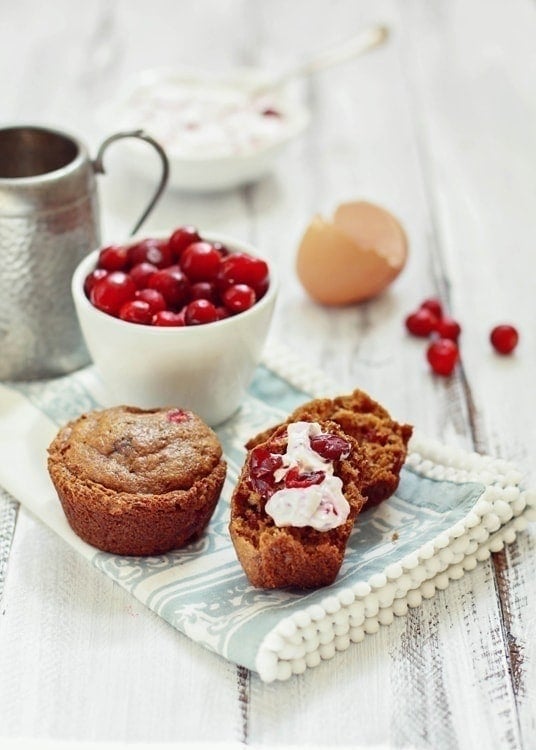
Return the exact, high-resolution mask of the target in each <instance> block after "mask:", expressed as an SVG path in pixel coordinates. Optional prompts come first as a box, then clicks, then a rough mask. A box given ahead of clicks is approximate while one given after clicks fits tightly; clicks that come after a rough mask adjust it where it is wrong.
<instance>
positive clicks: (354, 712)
mask: <svg viewBox="0 0 536 750" xmlns="http://www.w3.org/2000/svg"><path fill="white" fill-rule="evenodd" d="M49 5H50V7H49V11H48V13H47V22H46V23H45V22H44V21H43V16H42V14H41V13H40V12H38V6H39V4H38V3H37V2H36V0H21V1H20V2H18V3H17V4H11V5H9V6H8V7H6V8H4V9H3V10H2V14H3V21H4V22H3V23H2V25H1V27H0V63H1V65H2V69H3V70H13V60H14V59H17V60H21V61H22V63H21V64H20V65H17V66H16V70H15V72H14V74H13V75H11V76H4V77H3V79H2V81H1V83H0V87H1V88H0V95H1V100H2V108H1V109H2V114H3V117H2V119H3V120H5V121H23V120H26V121H34V122H35V121H41V122H43V121H44V122H48V123H50V124H57V125H61V126H63V127H65V128H66V129H71V130H74V131H76V132H78V133H80V134H81V135H82V136H83V137H84V139H85V140H86V141H87V142H88V143H89V144H90V145H91V146H92V148H95V147H96V145H97V144H98V142H99V139H100V138H101V137H102V136H103V135H104V134H105V127H104V126H103V124H102V122H100V121H99V120H98V117H97V112H96V109H97V107H98V105H99V103H100V101H101V100H102V99H103V98H105V97H109V96H113V95H114V92H116V91H117V90H118V87H119V86H121V85H122V84H123V83H124V82H125V80H126V79H127V78H128V77H129V76H131V75H132V74H134V73H136V72H137V71H139V70H142V69H144V68H147V67H154V66H159V65H169V64H171V65H173V64H188V65H196V66H200V67H202V68H205V69H221V68H225V67H232V66H233V65H237V64H248V65H263V66H272V67H274V68H277V69H281V68H283V67H284V66H285V65H286V64H291V63H292V62H294V61H295V60H297V59H299V58H302V57H303V56H306V55H307V54H308V53H310V52H312V51H314V50H316V49H319V48H322V47H327V46H329V45H330V44H331V43H334V42H336V41H337V40H340V39H343V38H345V37H347V36H348V35H349V34H351V33H353V31H355V30H358V29H359V28H361V27H363V26H366V25H368V24H369V23H372V22H375V21H378V20H379V21H382V22H385V23H387V24H388V25H389V26H390V27H391V29H392V38H391V41H390V43H389V45H388V46H387V47H386V48H385V49H382V50H379V51H377V52H376V53H374V54H371V55H370V56H368V57H365V58H362V59H360V60H356V61H354V62H351V63H348V64H346V65H344V66H342V67H340V68H338V69H337V70H336V71H335V70H333V71H325V72H324V73H322V74H319V75H317V76H316V77H315V78H314V79H313V80H310V81H308V82H304V83H303V84H302V85H301V86H300V87H299V91H300V92H301V93H302V95H303V97H304V99H305V101H306V102H307V103H308V104H309V106H310V108H311V111H312V115H313V117H312V124H311V127H310V128H309V130H308V131H307V133H306V134H305V135H304V137H302V138H301V139H300V140H299V141H297V142H295V143H293V144H292V145H291V146H290V147H289V148H288V150H287V153H286V154H285V158H284V159H282V160H281V162H280V163H279V165H278V169H277V171H276V173H275V174H274V175H272V176H271V177H269V178H267V179H265V180H263V181H262V182H261V183H259V184H257V185H255V186H252V187H248V188H244V189H240V190H236V191H232V192H230V193H226V194H217V195H216V194H214V195H209V196H204V197H199V196H188V195H184V194H178V193H174V192H169V193H168V194H167V195H166V197H165V200H164V201H163V202H162V203H161V204H160V206H159V207H158V209H157V211H156V213H155V215H154V216H153V217H152V218H151V220H150V224H149V229H150V228H151V227H152V228H157V227H172V226H175V225H177V224H180V223H182V222H186V221H187V222H189V223H194V224H197V225H199V226H201V227H207V228H211V229H216V230H218V231H222V232H227V233H230V234H234V235H236V236H238V237H242V238H245V239H249V240H250V241H252V242H254V243H255V244H256V245H258V247H259V248H260V249H261V250H262V251H263V252H264V253H265V254H266V255H268V256H269V257H270V258H271V259H272V262H273V263H274V265H276V266H277V269H278V272H279V274H280V276H281V279H282V288H281V294H280V299H279V301H278V306H277V310H276V314H275V318H274V324H273V327H272V333H271V337H272V339H273V340H275V341H283V342H284V343H286V344H287V345H289V346H290V347H291V348H292V349H293V350H294V351H295V352H297V353H298V354H299V355H300V356H301V357H302V358H303V360H304V361H305V362H311V364H312V365H314V366H319V367H321V368H322V369H323V370H325V371H326V372H327V373H328V374H329V375H331V376H333V377H334V378H337V380H338V382H340V384H341V390H342V389H343V388H344V389H349V388H353V387H355V386H359V387H361V388H363V389H365V390H367V391H369V392H370V393H371V395H373V396H374V397H375V398H377V399H379V400H380V401H381V402H382V403H384V404H385V405H386V406H387V408H389V409H390V411H391V412H392V413H393V414H394V415H396V417H398V418H399V419H400V420H406V421H409V422H412V423H413V424H415V425H417V426H418V427H419V429H420V430H422V431H423V432H425V433H428V434H430V435H433V436H436V437H439V438H441V439H442V440H444V441H446V442H449V443H451V444H455V445H460V446H462V447H465V448H468V449H477V450H479V451H484V452H490V453H492V454H495V455H500V456H502V457H504V458H507V459H511V460H513V461H515V462H516V463H517V464H518V465H519V466H520V468H521V469H522V470H523V471H524V472H525V473H526V475H527V478H528V482H529V483H530V484H531V486H533V487H534V486H536V473H535V470H534V461H533V456H534V454H535V452H536V427H535V425H536V419H535V416H536V414H535V396H534V387H533V381H534V374H535V371H536V367H535V366H536V341H535V335H536V334H535V327H534V321H535V319H536V304H535V302H534V292H533V287H534V281H533V278H534V272H535V271H536V261H535V259H534V257H535V255H534V249H533V244H534V236H535V231H534V230H535V229H536V211H535V210H534V209H535V204H536V201H535V194H536V179H535V176H534V169H533V166H534V159H535V156H536V127H535V124H536V98H535V96H534V82H535V75H534V73H535V65H536V59H535V55H534V51H533V48H534V38H535V36H536V35H535V31H536V12H535V9H534V5H533V3H531V2H530V1H529V0H514V2H512V3H508V4H506V3H501V2H499V0H493V2H484V0H474V2H473V3H471V4H467V3H462V2H459V1H458V2H446V0H434V1H433V2H428V3H427V2H424V0H411V1H410V2H407V3H403V4H402V3H397V2H396V1H395V0H381V1H380V2H372V0H370V1H368V0H367V1H364V0H363V1H360V2H355V0H338V2H335V3H333V2H328V1H327V0H309V1H308V2H307V1H306V0H294V2H293V3H288V2H284V1H283V0H271V1H270V2H267V1H266V0H265V1H264V2H258V3H251V2H250V3H248V2H246V1H245V0H225V1H224V2H216V0H199V2H196V3H186V2H180V3H177V2H172V1H171V0H154V1H153V3H151V6H150V9H149V8H148V6H147V4H146V3H143V2H141V0H129V2H127V1H126V0H118V2H114V3H109V2H102V3H91V4H89V3H81V2H78V1H77V2H68V0H54V1H53V2H51V3H50V4H49ZM39 7H40V6H39ZM110 156H111V158H110V168H109V170H108V171H109V175H107V176H106V177H105V178H103V179H102V180H101V182H100V189H101V203H102V206H103V226H104V233H105V237H108V238H115V237H117V236H120V235H122V234H124V233H125V232H126V231H127V230H128V227H129V226H130V225H131V224H132V223H133V217H134V216H135V214H136V212H137V211H138V207H140V206H141V205H142V204H143V201H144V200H145V196H146V194H147V185H146V183H145V182H144V181H142V180H140V179H134V178H133V177H132V176H131V175H130V174H126V173H125V172H124V171H122V168H121V163H120V159H119V158H117V159H116V158H115V157H114V156H113V155H110ZM112 167H113V168H112ZM114 170H115V171H114ZM356 198H365V199H368V200H372V201H375V202H378V203H380V204H382V205H384V206H386V207H387V208H389V209H391V210H392V211H393V212H394V213H395V214H396V215H397V216H399V218H400V219H401V220H402V222H403V223H404V225H405V227H406V230H407V233H408V236H409V238H410V246H411V251H410V259H409V263H408V266H407V268H406V269H405V271H404V273H403V275H402V276H401V277H400V279H399V280H398V281H397V282H396V284H395V285H393V287H392V288H391V289H390V290H389V291H388V292H387V293H386V294H384V295H382V296H381V297H380V298H378V299H376V300H374V301H372V302H370V303H367V304H364V305H361V306H359V307H351V308H346V309H340V310H330V311H326V310H325V309H323V308H320V307H318V306H316V305H314V304H313V303H312V302H310V301H309V300H308V299H307V298H306V297H305V295H304V293H303V291H302V289H301V287H300V286H299V284H298V282H297V280H296V277H295V274H294V258H295V252H296V247H297V243H298V242H299V239H300V237H301V234H302V232H303V231H304V228H305V226H306V225H307V223H308V221H309V220H310V219H311V217H312V216H313V215H314V214H315V213H318V212H320V213H322V214H324V215H329V213H330V212H331V211H332V210H333V209H334V207H335V206H336V205H337V203H339V202H341V201H344V200H349V199H356ZM430 295H439V296H441V298H442V300H443V302H444V303H445V305H446V306H448V308H449V309H450V310H451V311H452V313H453V314H454V315H455V316H456V317H457V318H458V319H459V320H460V321H461V323H462V325H463V338H462V362H463V366H462V367H461V368H460V369H459V371H458V374H457V375H456V377H454V378H452V379H450V380H447V381H445V380H442V379H439V378H434V377H432V376H431V375H430V374H429V372H428V367H427V365H426V362H425V359H424V345H423V342H421V341H416V340H412V339H410V338H409V337H407V336H406V335H405V334H404V329H403V319H404V317H405V315H406V314H407V313H408V312H409V311H410V310H411V309H413V308H414V307H415V306H416V305H417V304H418V303H419V302H420V300H421V299H423V298H424V297H426V296H430ZM502 320H510V321H512V322H514V323H516V324H517V325H518V326H519V328H520V331H521V335H522V339H521V344H520V347H519V350H518V353H517V354H516V356H515V357H513V358H511V359H507V360H503V359H501V358H499V357H498V356H497V355H494V354H493V353H492V351H491V349H490V347H489V344H488V341H487V336H488V332H489V330H490V328H491V326H492V325H494V324H495V323H496V322H501V321H502ZM2 512H3V516H2V517H7V516H9V518H12V516H13V513H14V511H13V506H12V505H6V503H5V501H3V505H2ZM11 526H12V524H11ZM11 526H10V528H11ZM9 542H10V543H11V540H9ZM535 553H536V534H535V532H534V529H533V528H531V529H529V531H528V532H526V533H524V534H523V535H522V536H521V537H520V539H519V541H517V542H516V543H515V544H514V545H512V546H511V547H510V548H509V549H508V550H507V551H505V552H502V553H498V554H496V555H495V556H494V559H493V560H492V561H490V562H488V563H485V564H480V565H479V566H478V568H477V569H476V570H474V571H472V572H471V573H469V574H467V575H466V576H465V577H464V578H463V579H461V580H460V581H456V582H453V583H452V584H451V586H450V587H449V589H447V590H446V591H443V592H440V593H439V594H438V595H437V596H436V597H434V598H433V599H431V600H429V601H425V602H423V604H422V605H421V606H420V607H419V608H416V609H413V610H410V613H409V615H408V617H407V618H397V619H395V621H394V623H393V624H392V625H391V626H390V627H388V628H382V629H381V630H380V632H379V633H377V634H376V635H374V636H371V637H367V638H366V639H365V641H364V642H362V643H361V644H358V645H355V646H352V647H351V648H350V649H349V650H348V651H347V652H345V653H344V654H343V655H339V656H338V657H337V658H335V659H333V660H331V661H328V662H325V663H323V664H322V665H320V666H319V667H318V668H316V669H315V670H311V671H310V672H308V673H307V674H305V675H303V676H301V677H297V678H293V679H291V680H290V681H289V682H286V683H273V684H270V685H266V684H263V683H262V682H261V681H260V680H259V678H258V677H257V675H255V674H253V673H249V672H248V671H247V670H244V669H242V668H237V667H235V666H234V665H231V664H228V663H227V662H225V661H223V660H222V659H220V658H218V657H216V656H214V655H212V654H209V653H208V652H206V651H205V650H203V649H201V648H199V647H198V646H196V645H195V644H193V643H191V642H190V641H189V640H188V639H187V638H185V637H182V636H180V635H178V634H177V633H176V632H175V631H173V630H172V629H171V628H169V627H168V626H166V625H165V624H164V623H163V622H162V621H160V620H159V619H158V618H157V617H155V616H153V615H152V614H151V613H150V612H148V611H146V610H144V609H143V608H141V607H140V606H139V605H137V604H136V603H135V602H134V600H132V599H131V598H130V597H129V596H128V595H126V594H125V593H124V592H123V591H121V590H119V589H118V588H117V587H116V586H114V585H112V583H111V582H110V581H109V580H107V579H105V578H104V577H103V576H102V575H101V574H100V573H98V572H97V571H95V570H93V569H92V568H91V567H90V566H88V565H87V564H86V563H85V562H84V561H82V560H80V559H78V558H77V557H76V556H75V555H74V553H72V552H71V551H70V550H68V549H67V548H66V547H65V546H64V545H63V543H60V542H58V540H57V539H56V538H55V537H54V535H53V534H51V533H50V532H49V531H48V530H47V529H44V528H42V527H41V526H40V524H38V523H37V522H36V521H34V520H33V519H32V518H31V517H29V516H28V515H27V514H26V513H24V511H21V512H20V513H19V516H18V520H17V525H16V532H15V536H14V539H13V544H12V547H11V551H10V556H9V567H8V575H7V577H6V579H5V582H4V595H3V598H2V606H1V610H0V611H1V612H2V613H3V616H2V618H1V619H0V662H1V664H2V674H1V676H0V736H2V735H5V736H6V737H20V736H30V737H36V738H43V739H45V738H56V739H77V740H100V741H105V740H118V741H157V742H163V741H178V740H183V741H188V740H190V741H191V740H195V739H201V738H204V739H207V740H211V741H215V742H216V741H220V742H225V741H233V740H234V741H238V742H246V743H249V744H256V743H259V744H264V745H270V744H271V743H273V744H282V743H291V744H296V745H303V744H307V743H311V744H312V743H317V744H319V745H325V746H328V745H336V746H337V745H339V746H343V745H351V746H357V745H358V744H360V745H363V746H374V745H379V744H381V743H384V744H386V745H389V746H390V747H416V748H434V749H436V748H439V749H441V750H442V749H443V748H463V749H465V748H467V750H469V749H473V748H478V747H486V748H497V750H502V749H503V748H509V749H510V748H512V750H513V749H516V750H517V749H518V748H524V749H525V750H529V749H530V748H532V747H534V746H535V745H536V726H535V722H536V708H535V706H536V668H535V664H536V653H535V646H534V639H533V637H532V635H533V631H534V623H535V620H536V597H535V593H536V592H535V588H536V575H535V573H536V571H535V565H536V563H535V562H534V560H535V559H536V555H535ZM0 565H1V561H0ZM1 591H2V588H1V586H0V592H1ZM21 642H23V643H24V646H23V647H21V645H20V644H21ZM51 686H53V687H51ZM66 706H68V711H67V710H66Z"/></svg>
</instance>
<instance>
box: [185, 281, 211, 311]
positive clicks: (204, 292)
mask: <svg viewBox="0 0 536 750" xmlns="http://www.w3.org/2000/svg"><path fill="white" fill-rule="evenodd" d="M190 299H208V301H209V302H212V304H213V305H215V304H216V303H217V301H218V293H217V291H216V287H215V285H214V283H213V282H212V281H196V282H195V284H192V286H191V287H190Z"/></svg>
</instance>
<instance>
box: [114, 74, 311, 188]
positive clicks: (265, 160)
mask: <svg viewBox="0 0 536 750" xmlns="http://www.w3.org/2000/svg"><path fill="white" fill-rule="evenodd" d="M266 81H267V77H266V73H264V72H262V71H258V70H254V69H244V70H242V69H241V70H238V71H234V72H233V73H232V74H227V75H225V77H218V76H214V75H213V76H208V75H205V76H203V77H201V76H200V73H199V71H192V70H189V69H178V70H174V69H171V70H170V69H155V70H147V71H144V72H142V73H141V74H140V75H139V76H138V77H137V78H136V79H135V80H133V81H132V82H131V83H130V85H129V86H128V87H126V89H125V91H124V93H123V94H122V95H121V94H120V95H119V96H118V97H117V100H116V101H115V102H114V103H113V104H111V105H105V106H104V107H103V108H102V109H101V113H100V117H99V119H100V121H101V122H102V124H103V125H104V123H105V127H106V130H108V131H109V130H110V128H111V127H113V128H117V129H128V130H131V129H132V128H137V127H141V128H143V129H144V130H146V132H148V133H149V134H150V135H151V136H152V137H153V138H155V140H157V141H158V142H159V143H161V145H162V146H163V147H164V149H165V151H166V154H167V156H168V158H169V162H170V178H169V184H170V186H171V187H174V188H176V189H179V190H187V191H193V192H209V191H214V190H224V189H231V188H235V187H238V186H240V185H243V184H247V183H252V182H255V181H256V180H258V179H259V178H261V177H262V176H264V175H265V174H266V173H268V172H269V171H270V170H271V169H272V168H273V167H274V165H275V162H276V159H277V158H278V157H279V155H280V154H281V152H282V151H283V150H284V148H285V147H286V145H287V144H288V143H289V142H290V141H292V140H293V139H294V138H296V137H297V136H298V135H299V134H300V133H301V132H302V131H303V130H304V129H305V128H306V127H307V125H308V123H309V113H308V111H307V110H306V109H305V108H304V107H303V106H302V105H301V104H300V103H299V102H298V101H297V99H296V98H295V97H293V96H290V95H289V94H288V92H286V91H281V92H278V93H277V97H276V100H277V104H278V109H279V110H280V111H281V112H282V114H283V118H281V127H277V128H276V129H275V130H276V132H274V133H273V134H272V135H270V136H266V137H265V138H262V139H261V140H260V142H259V143H258V144H256V145H251V144H250V145H249V146H248V147H244V148H243V149H241V150H240V151H236V150H235V152H231V151H230V150H229V151H228V152H227V150H226V149H225V144H224V143H223V145H222V146H221V147H220V149H219V152H218V149H216V150H215V149H214V148H210V147H203V149H200V148H197V149H193V150H192V152H190V153H188V149H185V148H184V147H182V148H181V146H183V143H181V142H180V139H179V141H177V140H174V139H175V136H174V133H175V132H176V131H174V129H173V122H174V114H173V110H172V108H171V105H170V106H169V108H168V109H166V106H167V105H164V104H161V105H160V106H158V107H154V108H151V114H150V115H144V113H143V112H140V111H138V109H137V106H136V104H135V103H136V102H137V101H141V102H144V101H146V100H147V99H150V98H151V97H152V96H154V92H155V90H156V87H159V86H162V85H169V86H173V85H175V84H178V85H183V84H185V85H191V84H192V85H193V84H195V85H197V82H199V85H200V86H201V85H208V86H220V85H221V86H222V87H224V88H225V87H227V88H230V89H233V90H234V91H236V92H238V93H239V95H241V94H243V93H245V92H247V91H251V90H252V88H253V87H256V86H258V85H260V84H263V83H265V82H266ZM153 111H154V116H153V115H152V112H153ZM183 141H184V142H185V141H186V138H183ZM124 148H125V152H124V153H125V157H126V159H127V163H128V165H129V166H130V167H131V168H132V169H134V170H136V171H137V172H139V173H141V174H142V175H144V176H146V177H147V178H148V179H151V180H154V174H155V161H154V154H153V153H152V152H151V150H150V149H148V148H147V147H146V146H145V145H144V144H142V143H140V142H138V141H134V140H130V141H129V140H127V141H125V144H124Z"/></svg>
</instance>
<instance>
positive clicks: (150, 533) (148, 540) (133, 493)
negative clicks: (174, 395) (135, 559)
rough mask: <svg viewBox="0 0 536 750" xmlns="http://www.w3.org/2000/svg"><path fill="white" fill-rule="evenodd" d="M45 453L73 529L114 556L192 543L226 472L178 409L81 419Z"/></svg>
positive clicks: (210, 441)
mask: <svg viewBox="0 0 536 750" xmlns="http://www.w3.org/2000/svg"><path fill="white" fill-rule="evenodd" d="M48 454H49V456H48V470H49V473H50V477H51V479H52V482H53V484H54V486H55V488H56V491H57V493H58V496H59V498H60V501H61V504H62V506H63V510H64V512H65V515H66V516H67V520H68V521H69V524H70V525H71V527H72V528H73V530H74V531H75V532H76V533H77V534H78V536H80V537H81V538H82V539H83V540H84V541H86V542H88V543H89V544H92V545H94V546H95V547H98V548H99V549H101V550H104V551H105V552H113V553H115V554H119V555H156V554H160V553H163V552H166V551H169V550H172V549H176V548H178V547H182V546H183V545H185V544H186V543H187V542H189V541H191V540H192V539H194V538H195V537H197V536H198V535H199V534H200V533H201V532H202V531H203V529H204V528H205V526H206V525H207V523H208V521H209V520H210V517H211V516H212V513H213V512H214V508H215V507H216V503H217V501H218V498H219V496H220V492H221V489H222V486H223V482H224V480H225V474H226V464H225V461H224V460H223V459H222V449H221V446H220V443H219V441H218V438H217V437H216V434H215V433H214V432H213V431H212V430H211V429H210V428H209V427H208V426H207V425H206V424H205V423H204V422H203V421H202V420H201V419H200V418H199V417H198V416H196V415H195V414H193V413H192V412H190V411H185V410H182V409H151V410H142V409H137V408H134V407H129V406H116V407H113V408H110V409H103V410H99V411H92V412H89V413H87V414H83V415H82V416H81V417H79V418H78V419H76V420H74V421H72V422H69V423H68V424H67V425H65V427H63V428H62V429H60V431H59V433H58V435H57V436H56V437H55V439H54V440H53V441H52V443H51V444H50V446H49V449H48Z"/></svg>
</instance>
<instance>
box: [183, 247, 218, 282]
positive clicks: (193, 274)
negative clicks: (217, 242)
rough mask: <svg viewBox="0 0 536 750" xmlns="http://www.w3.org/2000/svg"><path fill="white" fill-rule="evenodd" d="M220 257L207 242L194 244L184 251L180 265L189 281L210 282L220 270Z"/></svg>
mask: <svg viewBox="0 0 536 750" xmlns="http://www.w3.org/2000/svg"><path fill="white" fill-rule="evenodd" d="M220 262H221V255H220V254H219V252H218V251H217V250H216V249H215V248H214V247H213V246H212V245H211V244H210V243H208V242H194V243H192V244H191V245H188V247H187V248H186V249H185V250H184V252H183V253H182V255H181V259H180V265H181V268H182V270H183V271H184V273H185V274H186V275H187V276H188V278H189V279H190V281H212V279H215V278H216V276H217V273H218V270H219V268H220Z"/></svg>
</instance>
